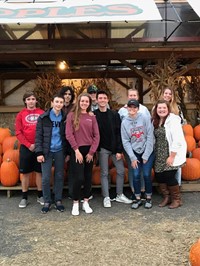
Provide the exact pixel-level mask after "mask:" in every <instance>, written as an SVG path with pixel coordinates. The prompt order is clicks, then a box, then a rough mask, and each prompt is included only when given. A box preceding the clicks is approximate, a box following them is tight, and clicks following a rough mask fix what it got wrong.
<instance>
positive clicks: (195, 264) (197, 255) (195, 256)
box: [189, 239, 200, 266]
mask: <svg viewBox="0 0 200 266" xmlns="http://www.w3.org/2000/svg"><path fill="white" fill-rule="evenodd" d="M189 260H190V265H191V266H199V265H200V239H199V240H197V242H196V243H194V244H193V245H192V246H191V248H190V253H189Z"/></svg>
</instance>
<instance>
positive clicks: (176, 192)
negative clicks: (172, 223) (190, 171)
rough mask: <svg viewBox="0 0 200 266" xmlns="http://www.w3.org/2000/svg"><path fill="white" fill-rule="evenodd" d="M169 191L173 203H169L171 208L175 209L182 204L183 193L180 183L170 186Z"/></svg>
mask: <svg viewBox="0 0 200 266" xmlns="http://www.w3.org/2000/svg"><path fill="white" fill-rule="evenodd" d="M168 188H169V192H170V195H171V199H172V203H171V204H170V205H169V207H168V208H169V209H175V208H178V207H180V206H181V203H182V202H181V195H180V189H179V185H176V186H170V187H168Z"/></svg>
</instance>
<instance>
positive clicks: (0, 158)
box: [0, 155, 2, 164]
mask: <svg viewBox="0 0 200 266" xmlns="http://www.w3.org/2000/svg"><path fill="white" fill-rule="evenodd" d="M1 163H2V156H1V155H0V164H1Z"/></svg>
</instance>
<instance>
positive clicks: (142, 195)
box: [141, 191, 146, 201]
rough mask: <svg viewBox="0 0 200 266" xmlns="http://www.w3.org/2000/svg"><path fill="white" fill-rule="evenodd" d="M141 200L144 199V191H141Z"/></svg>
mask: <svg viewBox="0 0 200 266" xmlns="http://www.w3.org/2000/svg"><path fill="white" fill-rule="evenodd" d="M141 200H142V201H144V200H146V194H145V192H144V191H141Z"/></svg>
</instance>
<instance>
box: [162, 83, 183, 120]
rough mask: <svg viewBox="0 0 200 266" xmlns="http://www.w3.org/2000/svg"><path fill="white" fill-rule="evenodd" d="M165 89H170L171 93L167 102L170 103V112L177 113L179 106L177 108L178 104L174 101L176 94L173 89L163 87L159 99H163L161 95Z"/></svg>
mask: <svg viewBox="0 0 200 266" xmlns="http://www.w3.org/2000/svg"><path fill="white" fill-rule="evenodd" d="M166 90H170V91H171V93H172V99H171V101H170V102H169V104H170V110H171V113H173V114H175V115H179V108H178V104H177V102H176V95H175V91H174V90H173V89H171V88H169V87H165V88H164V89H163V91H162V94H161V99H163V95H164V92H165V91H166Z"/></svg>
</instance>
